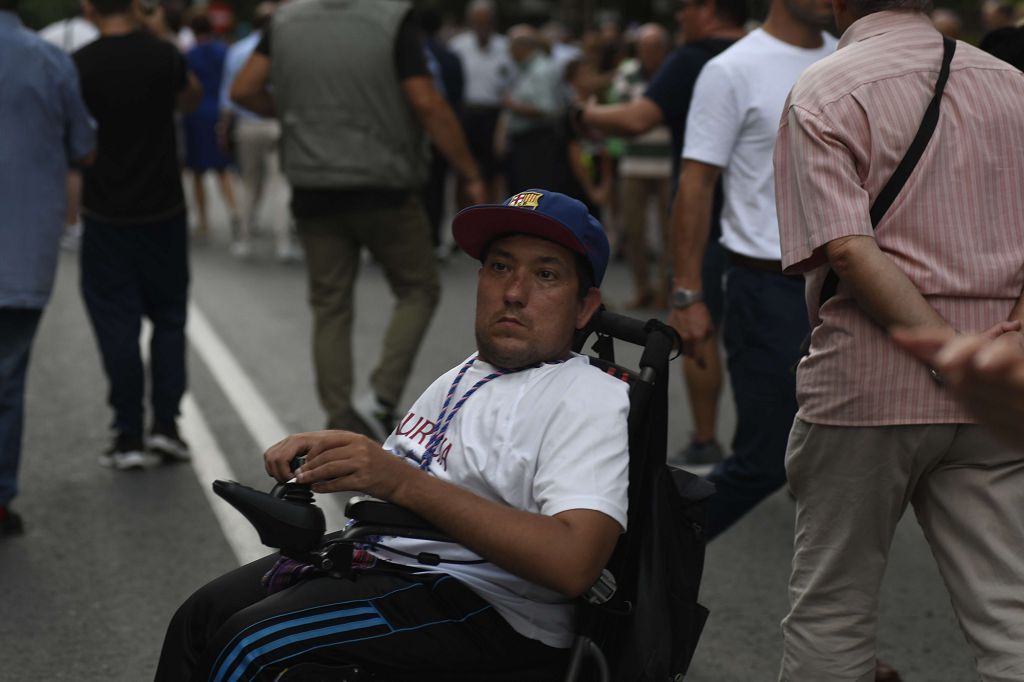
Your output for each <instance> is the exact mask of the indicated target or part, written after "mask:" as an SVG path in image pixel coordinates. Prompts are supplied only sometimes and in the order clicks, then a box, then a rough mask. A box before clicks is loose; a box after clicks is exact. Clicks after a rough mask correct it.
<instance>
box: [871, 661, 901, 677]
mask: <svg viewBox="0 0 1024 682" xmlns="http://www.w3.org/2000/svg"><path fill="white" fill-rule="evenodd" d="M902 680H903V678H902V677H900V674H899V673H898V672H896V669H895V668H893V667H892V666H890V665H887V664H885V663H883V662H882V661H878V660H876V661H875V682H902Z"/></svg>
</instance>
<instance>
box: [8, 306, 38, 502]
mask: <svg viewBox="0 0 1024 682" xmlns="http://www.w3.org/2000/svg"><path fill="white" fill-rule="evenodd" d="M42 312H43V311H42V310H37V309H26V308H0V506H6V505H7V504H9V503H10V501H11V500H12V499H14V496H15V495H17V494H18V463H19V462H20V461H21V432H22V427H23V426H24V423H25V377H26V375H27V374H28V357H29V352H30V351H31V349H32V339H34V338H35V335H36V329H37V328H38V327H39V318H40V317H41V316H42Z"/></svg>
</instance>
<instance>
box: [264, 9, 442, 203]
mask: <svg viewBox="0 0 1024 682" xmlns="http://www.w3.org/2000/svg"><path fill="white" fill-rule="evenodd" d="M409 8H410V4H409V3H408V2H404V1H402V2H399V1H396V0H295V1H294V2H291V3H288V4H285V5H283V6H282V7H281V8H280V10H278V11H277V13H276V14H275V16H274V21H273V26H272V29H271V55H270V64H271V83H272V88H273V94H274V102H275V105H276V108H277V115H278V118H279V119H280V120H281V161H282V166H283V168H284V173H285V175H286V176H287V178H288V181H289V182H290V183H291V184H292V186H294V187H300V188H338V189H345V188H360V187H381V188H396V189H415V188H418V187H419V186H420V185H422V184H423V182H424V181H425V180H426V177H427V167H428V166H427V164H428V160H429V147H428V146H427V143H426V139H425V137H424V135H423V131H422V129H421V128H420V125H419V123H418V121H417V120H416V118H415V116H414V114H413V112H412V110H411V109H410V107H409V104H408V103H407V102H406V100H405V97H404V96H403V95H402V91H401V89H400V88H399V81H398V76H397V73H396V71H395V37H396V36H397V34H398V27H399V25H400V24H401V21H402V19H403V17H405V15H406V14H407V13H408V11H409Z"/></svg>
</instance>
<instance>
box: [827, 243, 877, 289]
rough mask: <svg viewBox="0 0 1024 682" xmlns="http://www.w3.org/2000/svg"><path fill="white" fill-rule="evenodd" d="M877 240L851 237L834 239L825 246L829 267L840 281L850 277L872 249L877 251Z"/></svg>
mask: <svg viewBox="0 0 1024 682" xmlns="http://www.w3.org/2000/svg"><path fill="white" fill-rule="evenodd" d="M877 248H878V247H877V246H876V245H875V240H874V239H873V238H871V237H867V236H864V235H851V236H849V237H840V238H839V239H833V240H832V241H830V242H828V243H827V244H825V255H826V256H827V257H828V263H829V266H831V268H832V269H833V270H835V272H836V275H838V276H839V278H840V279H843V278H844V277H846V276H848V275H849V274H850V273H851V272H853V271H854V270H855V269H856V268H857V266H858V265H859V264H860V263H861V262H863V259H864V258H865V256H866V255H867V253H868V251H869V250H871V249H877Z"/></svg>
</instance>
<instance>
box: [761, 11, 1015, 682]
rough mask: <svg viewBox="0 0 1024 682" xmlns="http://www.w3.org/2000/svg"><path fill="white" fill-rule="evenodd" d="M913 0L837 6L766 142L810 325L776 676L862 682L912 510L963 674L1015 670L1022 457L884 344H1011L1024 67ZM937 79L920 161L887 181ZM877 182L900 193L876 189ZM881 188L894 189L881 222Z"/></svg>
mask: <svg viewBox="0 0 1024 682" xmlns="http://www.w3.org/2000/svg"><path fill="white" fill-rule="evenodd" d="M929 5H930V3H929V2H926V1H925V0H917V1H914V2H906V1H904V0H890V1H885V0H883V1H881V2H875V1H872V2H868V1H867V0H835V5H834V6H835V15H836V23H837V25H838V27H839V28H840V30H842V31H843V34H842V40H841V41H840V43H839V48H840V49H839V50H838V51H837V52H836V54H835V55H834V56H832V57H830V58H828V59H826V60H824V61H822V62H820V63H819V64H816V65H815V66H814V67H812V68H811V69H809V70H808V71H807V72H806V73H805V74H804V75H803V76H802V77H801V78H800V80H799V82H797V84H796V86H795V87H794V88H793V92H792V94H791V95H790V100H789V103H788V105H787V108H786V115H785V118H784V119H783V123H782V127H781V130H780V133H779V139H778V147H777V151H776V160H775V164H776V177H777V185H776V188H777V191H778V208H779V225H780V229H781V235H782V260H783V264H784V265H785V266H786V269H787V272H790V273H806V275H807V278H808V282H807V307H808V310H809V312H810V318H811V322H812V324H813V325H814V331H813V333H812V335H811V343H810V353H809V355H807V356H806V357H805V358H803V359H802V360H801V361H800V365H799V369H798V372H797V397H798V401H799V404H800V411H799V413H798V414H797V419H796V421H795V423H794V424H793V430H792V434H791V435H790V439H789V448H788V451H787V454H786V471H787V474H788V476H789V485H790V489H791V490H792V491H793V493H794V495H795V496H796V500H797V521H796V543H795V554H794V559H793V573H792V577H791V578H790V613H789V615H788V616H787V617H786V619H785V620H784V621H783V634H784V637H785V649H784V655H783V661H782V676H781V677H782V679H784V680H814V681H815V682H830V681H832V680H864V679H870V675H871V671H872V668H873V664H874V659H875V629H876V623H877V617H878V591H879V587H880V585H881V582H882V576H883V574H884V573H885V570H886V562H887V559H888V554H889V548H890V545H891V543H892V540H893V535H894V532H895V530H896V525H897V523H898V522H899V520H900V517H901V516H902V515H903V512H904V510H905V509H906V507H907V505H908V503H909V504H912V505H913V507H914V512H915V514H916V516H917V519H918V522H919V523H920V524H921V527H922V529H923V530H924V535H925V538H926V539H927V540H928V543H929V545H930V546H931V550H932V554H933V556H934V557H935V560H936V562H937V563H938V566H939V570H940V572H941V574H942V576H943V579H944V580H945V583H946V588H947V589H948V590H949V593H950V598H951V600H952V603H953V608H954V610H955V612H956V615H957V620H958V621H959V623H960V626H961V628H962V629H963V630H964V634H965V636H966V638H967V641H968V644H969V645H970V648H971V652H972V654H973V657H974V659H975V661H976V665H977V673H978V677H979V679H981V680H985V681H986V682H995V681H1005V682H1009V681H1010V680H1020V679H1024V620H1022V618H1021V614H1022V613H1024V562H1022V559H1021V551H1020V548H1021V547H1022V546H1024V455H1022V454H1021V451H1020V450H1019V449H1016V450H1014V449H1011V448H1010V447H1009V446H1007V445H1005V444H1003V443H1001V442H999V441H998V440H997V439H996V438H995V437H994V436H993V435H992V434H991V433H990V432H988V431H987V430H986V429H985V428H984V427H982V426H978V425H976V424H975V423H974V422H975V418H974V416H972V414H971V413H970V412H969V411H968V409H967V408H965V407H964V406H962V405H961V404H959V403H958V402H957V401H956V400H955V393H954V392H953V391H949V390H946V389H944V388H943V387H942V386H941V385H940V383H939V382H938V381H936V380H935V378H934V377H933V376H932V375H930V373H929V371H928V368H927V367H925V366H922V365H921V364H920V363H918V362H917V361H916V360H915V359H914V358H913V357H911V356H910V355H909V354H906V353H904V352H903V351H902V350H900V349H899V348H897V347H896V345H895V344H894V343H893V342H892V340H891V339H890V333H891V332H893V331H896V330H899V329H902V330H904V332H905V334H912V333H920V334H924V335H928V336H930V337H932V338H933V339H935V338H936V337H938V338H937V339H936V340H939V341H940V342H941V340H943V339H951V338H953V337H954V336H956V335H958V334H960V333H963V334H985V335H986V336H988V337H990V338H996V337H999V338H1000V339H1002V337H1003V335H1004V333H1008V334H1010V335H1012V336H1010V337H1009V338H1008V339H1006V340H1005V341H1001V343H1003V344H1006V343H1009V344H1011V345H1014V346H1016V347H1018V348H1019V347H1020V344H1021V341H1022V340H1024V339H1021V338H1020V332H1019V331H1018V330H1019V329H1020V321H1021V320H1022V319H1024V297H1022V295H1021V292H1022V289H1024V270H1022V268H1021V264H1022V263H1024V232H1022V230H1021V225H1022V224H1024V198H1022V195H1021V191H1020V190H1021V187H1024V114H1022V112H1024V74H1021V72H1020V71H1018V70H1016V69H1014V68H1013V67H1012V66H1010V65H1008V64H1005V63H1003V62H1001V61H999V60H997V59H995V58H994V57H991V56H989V55H987V54H985V53H983V52H982V51H980V50H977V49H975V48H973V47H971V46H970V45H966V44H963V43H954V42H952V41H950V43H949V44H948V45H947V46H945V49H944V44H943V39H942V36H941V35H940V34H939V33H938V32H937V31H936V30H935V29H934V28H933V27H932V24H931V22H930V20H929V18H928V16H927V14H925V12H926V11H927V9H928V7H929ZM949 48H955V51H950V50H949ZM946 55H949V56H950V57H951V58H952V59H951V62H949V63H948V64H947V62H946V61H945V58H946ZM946 76H948V80H945V81H944V82H945V88H944V91H943V92H942V93H941V97H940V98H939V99H938V100H937V104H938V109H937V119H934V120H935V124H934V130H933V132H932V133H931V136H930V139H928V140H927V142H926V146H924V147H923V153H922V154H921V156H920V157H919V159H918V160H917V162H916V166H914V167H913V169H912V171H911V172H910V173H909V174H904V173H902V172H897V171H896V169H897V166H898V165H901V163H900V160H901V159H902V158H904V155H905V154H906V153H907V150H908V149H909V148H910V147H911V141H912V140H914V139H915V135H917V132H918V130H919V128H921V129H923V130H924V131H926V133H927V130H928V126H927V125H926V124H927V118H928V117H926V116H925V111H926V109H928V108H929V106H930V105H929V101H930V100H932V99H933V97H934V96H935V92H936V88H937V83H942V82H943V78H944V77H946ZM922 121H925V123H924V124H923V123H922ZM894 175H895V176H896V177H897V178H905V182H904V184H903V185H902V188H900V189H899V190H898V192H896V193H895V195H893V194H892V193H891V190H887V191H883V188H884V187H887V185H889V182H890V178H892V177H893V176H894ZM880 196H883V197H892V196H895V199H894V201H892V203H888V202H887V201H885V202H884V203H886V204H888V210H887V211H884V212H881V217H880V218H879V213H880V211H879V210H878V208H877V207H878V206H879V205H882V204H880V201H879V197H880ZM873 226H874V229H872V228H873ZM829 270H832V271H834V272H835V274H836V275H837V278H836V279H832V278H830V277H828V276H827V272H828V271H829ZM830 279H831V280H832V281H835V282H837V286H836V288H835V291H834V295H833V296H832V297H831V298H828V297H827V296H825V297H824V298H826V299H827V300H826V301H825V302H824V304H823V305H822V304H821V303H820V302H821V300H822V298H823V297H822V295H821V292H822V290H823V287H824V284H825V282H826V281H829V280H830ZM939 378H941V377H939ZM954 385H956V384H955V382H954Z"/></svg>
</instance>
